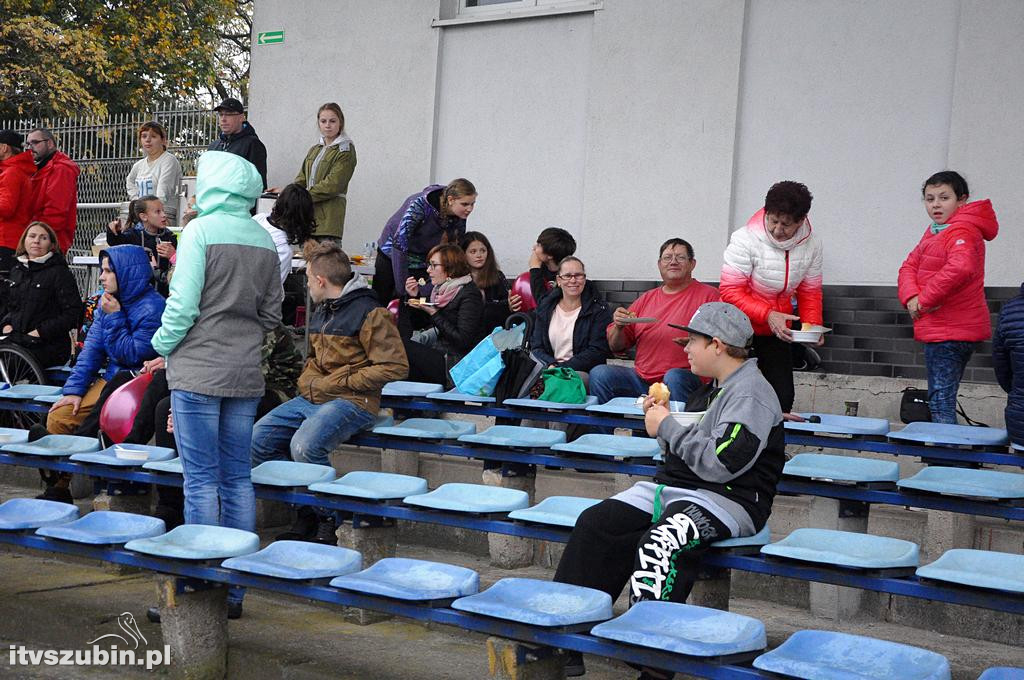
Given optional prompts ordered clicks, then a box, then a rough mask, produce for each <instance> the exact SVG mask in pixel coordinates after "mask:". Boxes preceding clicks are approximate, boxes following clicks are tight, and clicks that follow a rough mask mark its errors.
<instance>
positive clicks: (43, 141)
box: [28, 139, 50, 146]
mask: <svg viewBox="0 0 1024 680" xmlns="http://www.w3.org/2000/svg"><path fill="white" fill-rule="evenodd" d="M48 141H50V140H49V139H30V140H28V143H29V144H31V145H32V146H35V145H36V144H46V143H47V142H48Z"/></svg>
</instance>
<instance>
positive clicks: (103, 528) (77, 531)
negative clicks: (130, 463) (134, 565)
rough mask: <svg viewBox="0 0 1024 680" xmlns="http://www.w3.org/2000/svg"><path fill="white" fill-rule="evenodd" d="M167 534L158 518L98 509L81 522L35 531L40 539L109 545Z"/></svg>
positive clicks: (76, 521)
mask: <svg viewBox="0 0 1024 680" xmlns="http://www.w3.org/2000/svg"><path fill="white" fill-rule="evenodd" d="M166 531H167V527H166V526H164V521H163V520H162V519H159V518H157V517H148V516H146V515H136V514H133V513H130V512H114V511H112V510H97V511H95V512H90V513H89V514H88V515H86V516H85V517H83V518H82V519H78V520H75V521H74V522H70V523H68V524H60V525H57V526H50V527H43V528H41V529H39V530H38V531H36V533H37V534H39V535H40V536H49V537H50V538H59V539H61V540H62V541H71V542H73V543H88V544H90V545H109V544H111V543H127V542H128V541H132V540H135V539H136V538H151V537H153V536H159V535H160V534H163V533H165V532H166Z"/></svg>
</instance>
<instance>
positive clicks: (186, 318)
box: [153, 151, 284, 615]
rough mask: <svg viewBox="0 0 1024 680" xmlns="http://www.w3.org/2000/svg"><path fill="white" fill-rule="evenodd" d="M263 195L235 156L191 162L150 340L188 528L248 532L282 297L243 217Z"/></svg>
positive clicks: (264, 249) (257, 235) (257, 232)
mask: <svg viewBox="0 0 1024 680" xmlns="http://www.w3.org/2000/svg"><path fill="white" fill-rule="evenodd" d="M262 191H263V180H262V178H261V177H260V174H259V172H258V171H257V170H256V167H255V166H254V165H253V164H252V163H250V162H249V161H247V160H245V159H244V158H242V157H241V156H236V155H234V154H230V153H226V152H222V151H208V152H206V153H205V154H203V156H202V157H201V158H200V159H199V164H198V172H197V177H196V206H197V207H198V208H199V212H200V215H201V216H200V217H198V218H196V219H194V220H192V221H191V222H190V223H189V225H188V228H187V229H186V230H185V231H184V232H183V234H182V238H181V240H180V242H179V244H178V251H177V253H178V258H177V266H176V268H175V271H174V276H173V278H172V279H171V285H170V297H169V298H168V299H167V307H166V309H165V310H164V313H163V317H162V318H161V323H160V329H159V330H158V331H157V332H156V335H154V336H153V349H155V350H156V351H157V353H159V354H160V355H161V356H163V357H166V359H167V382H168V385H169V387H170V389H171V414H172V418H173V422H174V438H175V441H176V442H177V445H178V452H179V455H180V456H181V461H182V466H183V468H184V472H185V484H184V491H185V522H186V523H188V524H213V525H220V526H225V527H233V528H236V529H245V530H247V531H252V530H253V528H254V526H255V519H256V500H255V496H254V494H253V488H252V481H251V479H250V476H249V470H250V464H249V451H250V445H251V437H252V426H253V422H254V420H255V417H256V407H257V405H258V404H259V401H260V398H262V396H263V392H264V384H263V375H262V373H261V371H260V347H261V345H262V343H263V336H264V335H265V334H266V332H267V331H269V330H271V329H273V328H275V327H276V326H277V324H278V322H279V321H280V319H281V301H282V298H283V296H284V293H283V290H282V288H281V275H280V266H279V263H278V257H277V250H276V248H275V247H274V242H273V239H271V237H270V234H268V233H267V231H266V230H265V229H263V227H261V226H260V225H259V224H258V223H256V222H255V221H254V220H253V219H252V218H251V217H250V216H249V209H250V208H252V206H253V205H254V204H255V203H256V199H257V198H258V197H259V195H260V193H261V192H262ZM228 607H229V613H235V614H236V615H237V614H240V613H241V594H240V593H238V592H237V591H233V592H232V595H229V599H228ZM232 610H237V611H234V612H233V611H232Z"/></svg>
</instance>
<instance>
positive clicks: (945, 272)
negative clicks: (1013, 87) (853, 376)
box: [898, 170, 999, 423]
mask: <svg viewBox="0 0 1024 680" xmlns="http://www.w3.org/2000/svg"><path fill="white" fill-rule="evenodd" d="M921 193H922V195H923V196H924V204H925V209H926V210H927V211H928V217H930V218H931V220H932V224H931V225H929V226H928V228H927V229H925V232H924V235H923V236H922V237H921V240H920V241H919V242H918V244H917V246H915V247H914V249H913V250H912V251H910V255H908V256H907V259H906V260H904V261H903V265H902V266H901V267H900V275H899V290H898V292H899V297H900V303H901V304H902V305H904V306H905V307H906V308H907V311H908V312H910V318H911V319H913V320H914V339H916V340H918V341H919V342H923V343H924V364H925V368H926V369H927V371H928V406H929V408H930V409H931V412H932V421H933V422H936V423H955V422H956V395H957V391H958V390H959V388H960V379H961V378H962V377H963V374H964V368H965V367H966V366H967V362H968V360H970V358H971V354H973V353H974V348H975V343H978V342H981V341H983V340H987V339H988V338H989V337H990V336H991V334H992V325H991V321H990V317H989V311H988V304H987V303H986V301H985V241H991V240H993V239H994V238H995V237H996V234H998V233H999V222H998V220H997V219H996V213H995V211H994V210H992V202H991V201H989V200H988V199H985V200H983V201H974V202H973V203H968V202H967V198H968V196H969V194H968V190H967V181H966V180H964V178H963V177H961V176H960V174H959V173H956V172H953V171H951V170H946V171H943V172H938V173H935V174H934V175H932V176H931V177H929V178H928V179H927V180H926V181H925V183H924V186H923V187H922V189H921Z"/></svg>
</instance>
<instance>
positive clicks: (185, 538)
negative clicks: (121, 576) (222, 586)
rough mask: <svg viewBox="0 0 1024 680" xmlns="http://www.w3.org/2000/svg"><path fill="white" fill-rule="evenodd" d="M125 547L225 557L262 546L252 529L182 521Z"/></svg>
mask: <svg viewBox="0 0 1024 680" xmlns="http://www.w3.org/2000/svg"><path fill="white" fill-rule="evenodd" d="M124 547H125V549H126V550H134V551H135V552H140V553H145V554H147V555H155V556H157V557H173V558H176V559H182V560H216V559H219V560H223V559H227V558H228V557H238V556H239V555H248V554H249V553H254V552H256V551H257V550H259V549H260V537H259V536H257V535H256V534H254V533H252V532H251V531H243V530H241V529H231V528H228V527H215V526H210V525H207V524H182V525H181V526H179V527H175V528H173V529H171V530H170V531H168V532H167V533H166V534H161V535H159V536H154V537H152V538H139V539H136V540H134V541H128V543H126V544H125V546H124Z"/></svg>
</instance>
